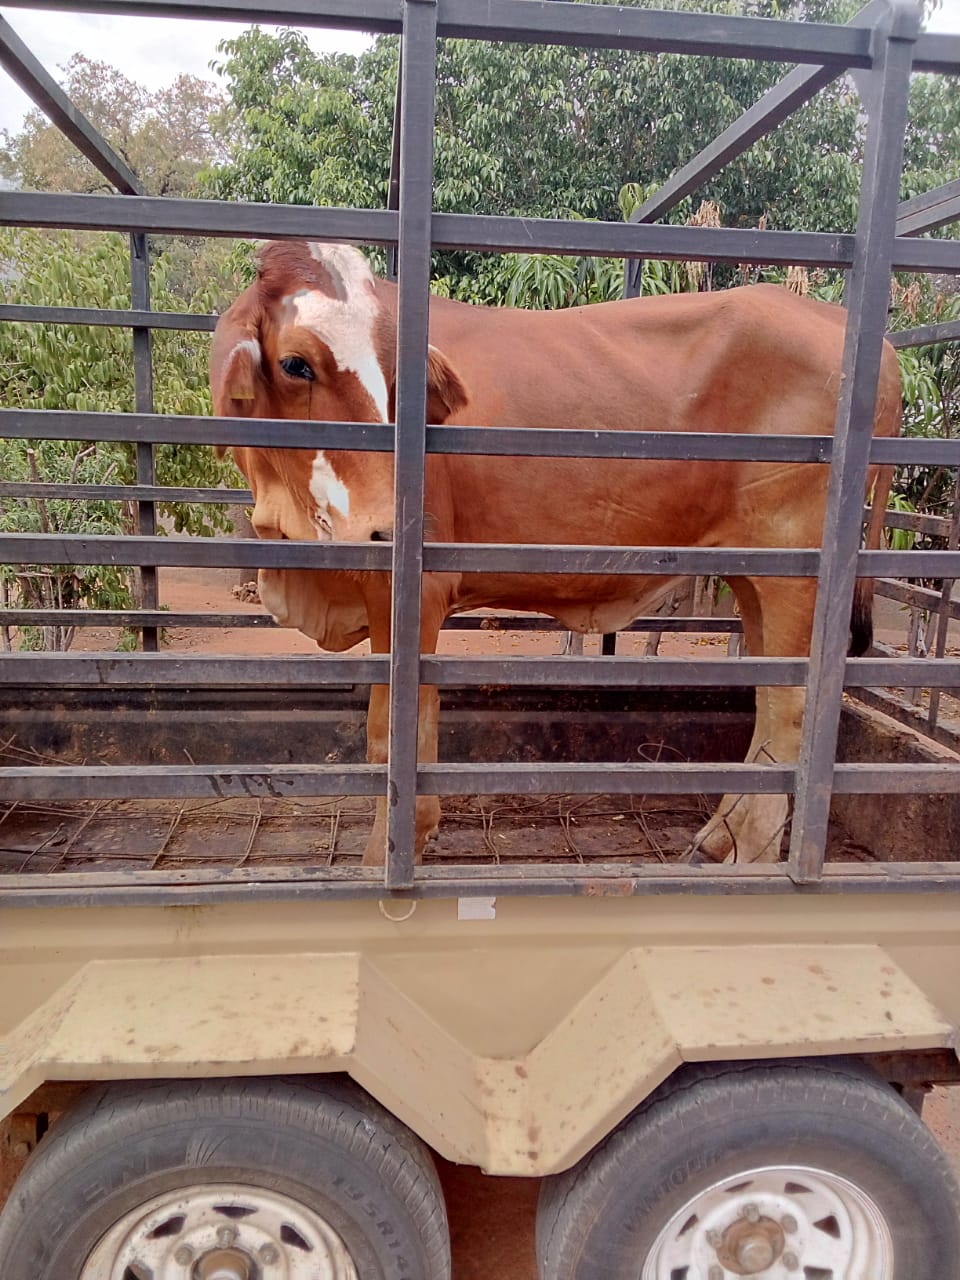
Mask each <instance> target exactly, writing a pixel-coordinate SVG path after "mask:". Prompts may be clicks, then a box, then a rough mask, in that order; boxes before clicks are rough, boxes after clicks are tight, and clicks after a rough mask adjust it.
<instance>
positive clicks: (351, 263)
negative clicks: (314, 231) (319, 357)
mask: <svg viewBox="0 0 960 1280" xmlns="http://www.w3.org/2000/svg"><path fill="white" fill-rule="evenodd" d="M310 252H311V254H312V255H313V256H314V257H315V258H316V259H317V261H318V262H320V263H322V264H323V265H324V266H325V267H326V268H327V270H328V271H329V272H330V275H331V278H332V280H333V283H334V287H335V289H336V291H337V294H338V296H337V297H335V298H331V297H329V296H328V295H327V294H325V293H322V292H321V291H320V290H319V289H311V290H304V291H303V292H302V293H299V294H296V295H295V296H294V297H293V298H291V302H292V303H293V307H294V310H295V312H296V316H297V323H298V324H300V325H303V327H304V328H306V329H312V330H313V331H314V333H316V335H317V337H318V338H320V340H321V342H323V343H325V344H326V346H327V347H329V348H330V353H331V355H332V356H333V358H334V360H335V361H336V362H337V368H338V369H340V370H341V371H342V372H344V373H353V374H355V375H356V377H357V379H358V381H359V382H360V385H361V386H362V387H363V388H364V390H365V391H366V393H367V395H369V397H370V399H371V400H372V401H373V403H374V406H375V407H376V410H377V413H378V414H379V420H380V421H381V422H386V421H387V383H386V379H385V378H384V376H383V370H382V369H381V368H380V361H379V360H378V359H377V353H376V350H375V348H374V344H373V325H374V321H375V320H376V316H377V303H376V299H375V298H374V296H373V292H372V289H373V276H372V275H371V273H370V268H369V267H368V266H367V263H366V260H365V258H364V257H363V255H362V254H361V253H360V252H359V250H357V249H353V248H351V247H350V246H349V245H345V244H335V245H325V244H311V246H310ZM339 295H342V296H339Z"/></svg>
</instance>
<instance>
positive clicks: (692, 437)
mask: <svg viewBox="0 0 960 1280" xmlns="http://www.w3.org/2000/svg"><path fill="white" fill-rule="evenodd" d="M0 436H8V437H11V438H13V437H17V438H26V439H48V440H53V439H56V440H124V441H127V440H134V439H135V440H138V441H141V442H151V443H154V444H180V443H195V444H231V445H238V446H239V445H252V446H254V447H256V446H262V447H264V448H272V449H279V448H289V449H346V450H350V451H357V452H370V451H372V452H389V451H391V450H392V449H393V445H394V429H393V427H392V426H391V425H389V424H388V425H384V424H382V423H369V422H367V423H345V422H301V421H292V420H288V419H285V418H214V417H204V416H199V415H198V416H189V417H188V416H186V415H183V416H180V415H163V414H139V413H73V412H70V411H67V410H57V409H0ZM911 443H913V442H911ZM832 446H833V441H832V439H831V437H830V436H758V435H741V434H734V433H723V434H720V433H716V434H715V433H711V432H693V431H689V432H670V431H591V430H572V429H557V428H551V427H546V426H544V427H534V428H531V427H470V426H464V427H459V426H458V427H448V426H431V427H428V428H427V450H428V452H431V453H451V454H476V455H478V456H483V457H500V456H502V457H517V456H520V457H541V456H544V455H546V456H551V457H572V458H604V457H608V458H618V459H626V458H669V459H684V460H686V459H692V458H709V459H719V460H728V461H748V460H751V459H756V460H762V461H769V462H829V460H830V456H831V451H832ZM241 492H245V491H241V490H237V494H238V495H239V494H240V493H241ZM240 500H241V499H240V498H239V496H238V501H240Z"/></svg>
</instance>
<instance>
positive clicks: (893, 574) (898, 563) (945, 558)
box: [857, 550, 960, 578]
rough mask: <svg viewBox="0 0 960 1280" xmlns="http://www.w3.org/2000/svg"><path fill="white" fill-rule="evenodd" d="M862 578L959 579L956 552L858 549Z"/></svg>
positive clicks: (858, 570) (957, 554)
mask: <svg viewBox="0 0 960 1280" xmlns="http://www.w3.org/2000/svg"><path fill="white" fill-rule="evenodd" d="M857 572H858V573H859V574H860V575H861V576H862V577H865V578H897V577H900V578H960V551H916V550H914V551H861V552H860V555H859V558H858V560H857Z"/></svg>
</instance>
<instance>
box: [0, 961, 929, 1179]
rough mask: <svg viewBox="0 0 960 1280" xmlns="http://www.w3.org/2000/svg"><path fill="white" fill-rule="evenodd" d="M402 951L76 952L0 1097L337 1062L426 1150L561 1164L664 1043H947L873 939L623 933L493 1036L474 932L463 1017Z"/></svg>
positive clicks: (494, 1007) (695, 1052)
mask: <svg viewBox="0 0 960 1280" xmlns="http://www.w3.org/2000/svg"><path fill="white" fill-rule="evenodd" d="M393 960H397V961H398V962H397V963H392V961H393ZM409 960H410V957H406V958H405V960H404V961H403V962H402V963H401V962H399V959H398V958H397V957H394V956H391V954H390V953H389V952H388V953H381V954H379V955H377V956H376V957H375V958H370V957H363V956H360V955H358V954H354V953H347V952H338V953H336V954H320V955H304V954H302V953H299V954H294V955H290V954H286V955H269V956H230V955H226V956H213V957H211V956H201V957H194V958H188V959H186V958H166V959H151V960H126V961H124V960H115V961H94V962H90V963H88V964H86V965H84V966H83V967H82V968H81V969H79V970H77V971H76V972H75V973H74V974H73V975H72V976H71V977H70V978H68V979H67V980H66V981H65V982H64V983H63V984H62V985H61V986H60V987H59V988H57V989H56V990H55V991H53V992H52V993H51V994H50V995H49V996H48V998H47V999H46V1001H45V1002H44V1003H43V1004H42V1005H41V1006H40V1007H39V1008H37V1009H35V1010H34V1011H33V1012H31V1013H29V1014H28V1015H27V1016H26V1017H24V1018H23V1020H22V1021H21V1022H20V1023H19V1025H17V1026H16V1027H15V1028H13V1029H12V1031H11V1032H10V1033H9V1034H8V1035H7V1037H6V1038H5V1040H4V1042H3V1051H4V1052H3V1056H2V1059H0V1073H2V1075H0V1095H2V1102H3V1110H4V1112H5V1113H9V1112H11V1111H13V1110H14V1109H16V1107H18V1106H19V1105H20V1104H21V1103H22V1102H23V1100H24V1099H25V1098H26V1097H28V1095H29V1094H30V1093H31V1092H32V1091H33V1090H34V1089H35V1088H36V1087H38V1086H39V1085H40V1084H42V1083H44V1082H45V1081H49V1080H75V1081H87V1080H104V1079H130V1078H143V1079H148V1078H157V1077H167V1078H169V1077H203V1076H210V1075H219V1076H226V1075H241V1076H242V1075H257V1076H262V1075H270V1074H291V1073H314V1072H329V1071H346V1072H348V1073H349V1074H350V1075H352V1076H353V1077H354V1078H355V1079H356V1080H357V1081H358V1082H359V1083H360V1084H362V1085H363V1086H364V1087H365V1088H367V1089H368V1090H369V1091H370V1093H371V1094H372V1095H373V1096H374V1097H376V1098H377V1099H378V1100H379V1101H380V1102H381V1103H383V1104H384V1105H385V1106H387V1107H388V1108H389V1109H390V1110H391V1111H393V1112H394V1114H396V1115H397V1116H398V1117H399V1118H400V1119H401V1120H403V1121H405V1122H406V1123H407V1124H408V1125H409V1126H410V1127H411V1128H412V1129H413V1130H414V1131H415V1132H417V1133H418V1134H419V1135H420V1136H421V1137H422V1138H424V1139H425V1140H426V1141H427V1142H428V1143H430V1144H431V1145H432V1146H433V1147H434V1148H435V1149H436V1150H438V1151H439V1152H440V1153H441V1154H442V1155H444V1156H447V1157H448V1158H450V1159H453V1160H457V1161H460V1162H462V1163H470V1164H476V1165H479V1166H481V1167H482V1168H484V1169H486V1170H487V1171H488V1172H491V1173H497V1174H514V1175H527V1176H537V1175H543V1174H548V1173H555V1172H558V1171H561V1170H563V1169H565V1168H567V1167H569V1166H570V1165H571V1164H573V1163H574V1162H575V1161H576V1160H577V1159H579V1157H580V1156H581V1155H583V1154H584V1153H585V1152H586V1151H587V1150H589V1149H590V1147H592V1146H593V1145H594V1144H595V1143H596V1142H598V1141H599V1140H600V1139H601V1138H602V1137H604V1136H605V1135H606V1134H607V1133H609V1132H610V1130H611V1129H613V1128H614V1127H615V1126H616V1125H617V1124H618V1123H619V1122H620V1121H621V1120H622V1119H623V1118H624V1117H625V1116H626V1115H628V1114H629V1113H630V1112H631V1111H632V1110H633V1109H634V1108H635V1107H636V1106H637V1105H639V1104H640V1103H641V1102H642V1101H643V1100H644V1098H645V1097H646V1096H647V1095H648V1094H649V1093H650V1092H651V1091H652V1090H653V1089H654V1088H656V1086H657V1085H658V1084H660V1083H661V1082H662V1081H663V1080H664V1079H665V1078H666V1077H667V1076H668V1075H669V1074H670V1073H671V1072H672V1071H673V1070H674V1069H675V1068H676V1067H677V1066H678V1065H679V1064H680V1063H682V1062H697V1061H735V1060H743V1059H756V1058H784V1057H804V1056H824V1055H830V1054H843V1053H858V1054H869V1053H871V1052H877V1053H879V1052H883V1053H891V1052H896V1051H899V1050H908V1049H914V1050H915V1049H924V1048H943V1047H950V1046H952V1045H953V1044H954V1029H953V1027H952V1025H951V1023H950V1022H949V1021H948V1020H947V1019H946V1018H945V1017H944V1016H943V1015H942V1014H941V1013H940V1012H939V1010H938V1009H937V1008H936V1007H935V1006H934V1004H932V1003H931V1001H930V1000H929V999H928V998H927V996H926V995H925V993H924V992H923V991H922V990H921V988H920V987H918V986H917V984H916V983H915V982H914V981H913V980H912V979H911V978H910V977H909V976H908V975H907V974H906V973H905V972H904V971H903V969H902V968H900V966H899V965H898V964H897V963H896V962H895V960H894V959H892V958H891V956H890V954H889V953H888V952H887V951H885V950H884V949H883V948H882V947H880V946H873V945H851V946H841V945H826V946H797V945H783V946H762V945H759V946H758V945H750V946H742V947H738V946H729V945H724V946H718V947H712V946H705V947H683V946H657V947H649V948H646V947H635V948H630V949H628V950H626V951H624V952H622V953H621V954H620V955H619V956H617V957H616V958H615V959H613V960H612V962H611V963H610V965H609V967H607V968H606V969H605V970H604V971H603V972H602V973H600V975H599V976H598V977H597V978H596V979H595V980H594V981H591V982H589V983H588V985H587V987H586V990H583V989H582V984H581V988H580V994H579V995H578V996H577V997H574V998H572V999H571V1004H570V1006H569V1008H568V1009H567V1010H565V1011H564V1012H563V1013H562V1014H561V1015H560V1016H559V1017H558V1018H557V1020H556V1021H555V1022H554V1024H553V1025H552V1026H551V1027H550V1028H549V1030H547V1031H546V1033H545V1034H541V1033H539V1032H538V1033H537V1035H536V1036H535V1037H532V1038H533V1040H534V1042H533V1043H530V1044H529V1045H528V1046H527V1047H525V1048H523V1049H522V1050H519V1051H517V1052H511V1053H509V1054H497V1055H493V1054H489V1053H484V1052H483V1041H484V1039H485V1026H486V1024H487V1023H489V1025H490V1027H491V1035H493V1034H496V1035H502V1029H503V1018H504V1005H503V999H502V982H500V980H499V975H498V976H497V977H496V978H493V979H492V978H491V970H494V971H495V970H496V965H492V964H491V962H490V961H491V957H490V956H489V955H488V954H487V952H486V948H484V947H483V946H480V947H478V948H477V949H476V950H475V951H471V952H470V954H469V956H465V955H464V954H463V953H460V955H459V956H458V957H457V958H456V964H455V968H456V970H457V979H456V985H455V990H456V991H462V992H463V998H464V999H467V998H468V999H469V1007H470V1020H471V1032H470V1035H469V1036H467V1035H465V1034H464V1031H463V1025H464V1024H463V1020H462V1017H461V1019H460V1020H459V1022H457V1021H456V1020H454V1019H452V1018H449V1019H446V1020H445V1018H444V1014H443V1008H442V1006H440V1005H438V1004H432V1003H431V1001H430V1000H429V999H427V998H425V997H424V991H423V988H422V987H419V986H417V985H416V984H414V983H413V982H412V981H411V980H410V978H409V975H410V973H411V965H410V963H409ZM575 962H576V952H575V950H574V951H573V952H572V953H571V952H570V951H567V952H566V954H560V953H558V952H557V951H556V950H555V949H554V948H552V947H548V948H545V949H543V950H542V951H540V950H534V951H532V952H530V953H528V954H527V955H526V956H525V959H524V963H525V965H539V966H542V968H543V980H544V982H545V983H547V982H550V981H556V979H557V974H558V973H560V972H562V970H563V969H564V967H565V966H570V965H571V964H575ZM432 963H434V964H436V963H440V964H442V963H443V960H442V958H438V957H437V956H436V955H434V957H433V958H432ZM391 970H393V972H391ZM528 980H529V975H528ZM517 1035H518V1037H519V1040H518V1043H519V1042H520V1040H522V1036H523V1028H522V1026H520V1027H518V1029H517Z"/></svg>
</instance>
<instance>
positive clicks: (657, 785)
mask: <svg viewBox="0 0 960 1280" xmlns="http://www.w3.org/2000/svg"><path fill="white" fill-rule="evenodd" d="M2 774H3V770H0V780H2ZM795 774H796V769H795V768H794V767H793V766H792V765H790V766H788V765H774V764H769V765H761V766H759V767H758V766H757V765H753V764H719V765H718V764H710V765H708V764H699V763H698V764H688V763H686V762H676V761H674V762H672V763H670V764H647V763H639V764H554V763H552V762H551V763H550V764H548V765H545V764H544V763H542V762H537V763H535V764H517V763H511V764H499V765H493V764H491V765H475V764H429V765H421V766H420V767H419V768H418V769H417V777H418V780H419V785H418V790H419V791H420V792H421V793H425V794H436V795H473V794H483V795H551V794H553V793H554V792H564V793H570V794H575V795H582V794H584V793H585V792H586V793H594V794H600V795H603V794H610V795H625V794H626V795H630V794H641V795H689V794H691V793H698V792H702V793H705V794H707V795H716V794H719V793H721V792H722V793H724V794H726V793H731V792H742V793H744V794H770V793H774V792H775V793H778V794H784V793H786V794H788V795H789V794H792V793H793V790H794V777H795ZM833 783H834V791H835V792H837V793H839V794H843V795H864V794H866V795H888V794H893V793H896V792H901V791H902V792H904V793H905V794H912V795H917V794H919V795H944V794H951V795H952V794H956V793H958V792H960V766H958V767H957V768H955V769H951V768H950V767H949V766H948V765H945V764H910V765H900V764H838V765H836V766H835V769H834V778H833Z"/></svg>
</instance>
